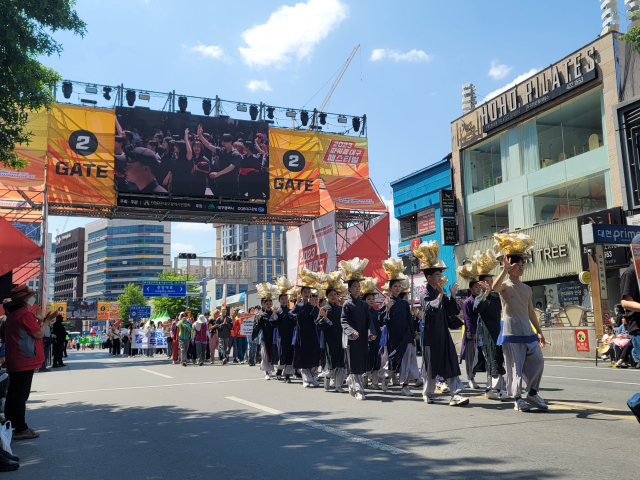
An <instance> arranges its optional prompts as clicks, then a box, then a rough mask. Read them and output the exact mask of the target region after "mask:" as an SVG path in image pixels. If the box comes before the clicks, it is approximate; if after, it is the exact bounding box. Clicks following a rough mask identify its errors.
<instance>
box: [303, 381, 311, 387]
mask: <svg viewBox="0 0 640 480" xmlns="http://www.w3.org/2000/svg"><path fill="white" fill-rule="evenodd" d="M310 386H311V385H310V384H308V383H307V382H302V387H303V388H309V387H310Z"/></svg>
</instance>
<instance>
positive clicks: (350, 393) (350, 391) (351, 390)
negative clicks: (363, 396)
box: [349, 385, 356, 397]
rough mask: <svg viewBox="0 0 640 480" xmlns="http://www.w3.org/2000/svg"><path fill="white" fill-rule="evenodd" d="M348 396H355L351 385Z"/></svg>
mask: <svg viewBox="0 0 640 480" xmlns="http://www.w3.org/2000/svg"><path fill="white" fill-rule="evenodd" d="M349 395H351V396H352V397H355V396H356V391H355V390H354V389H353V387H352V386H351V385H349Z"/></svg>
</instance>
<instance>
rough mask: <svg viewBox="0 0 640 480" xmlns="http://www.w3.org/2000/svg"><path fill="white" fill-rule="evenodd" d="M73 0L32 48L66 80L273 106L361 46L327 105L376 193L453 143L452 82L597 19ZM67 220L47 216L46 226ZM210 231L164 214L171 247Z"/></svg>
mask: <svg viewBox="0 0 640 480" xmlns="http://www.w3.org/2000/svg"><path fill="white" fill-rule="evenodd" d="M618 3H619V9H620V12H621V24H622V27H621V30H622V31H624V30H625V28H626V27H625V26H626V21H625V20H624V15H623V13H624V1H623V0H619V1H618ZM77 11H78V13H79V15H80V17H81V18H82V19H83V20H84V21H85V22H87V30H88V33H87V35H86V36H85V37H84V38H83V39H81V38H79V37H74V36H73V35H69V34H66V33H57V34H56V35H55V36H56V38H57V39H58V40H59V41H60V42H61V43H62V44H63V47H64V52H63V53H62V55H61V56H60V57H59V58H58V57H50V58H44V59H42V61H43V63H44V64H45V65H47V66H49V67H52V68H54V69H56V70H57V71H58V72H59V73H60V74H61V75H62V77H63V78H65V79H67V78H68V79H72V80H77V81H85V82H95V83H99V84H108V85H111V84H112V85H116V84H121V83H124V85H125V87H132V88H136V89H138V90H140V89H146V90H153V91H160V92H168V91H171V90H175V91H176V93H183V94H188V95H194V96H203V97H205V96H206V97H215V95H218V96H219V97H220V98H223V99H228V100H235V101H244V102H251V103H254V102H260V101H262V102H265V103H268V104H271V105H277V106H282V107H292V108H302V107H303V106H305V108H310V109H313V108H314V107H318V106H319V105H320V104H321V103H322V100H323V99H324V97H325V95H326V94H327V92H328V90H329V88H330V86H331V84H332V83H333V80H332V79H331V77H332V76H333V75H334V74H335V72H336V71H337V70H338V69H339V68H340V66H341V65H342V64H343V63H344V62H345V60H346V59H347V57H348V56H349V54H350V52H351V51H352V49H353V47H355V46H356V45H358V44H360V45H361V50H360V52H359V53H358V54H356V57H355V58H354V60H353V62H352V63H351V66H350V67H349V69H348V70H347V72H346V74H345V75H344V77H343V79H342V81H341V83H340V85H339V86H338V88H337V89H336V91H335V93H334V94H333V96H332V98H331V101H330V103H329V105H328V107H327V109H326V110H328V111H330V112H335V113H344V114H347V115H362V114H366V115H367V120H368V137H369V161H370V173H371V178H372V180H373V182H374V184H375V185H376V187H377V189H378V191H379V192H380V194H381V195H383V196H384V197H385V200H387V201H390V199H391V197H392V194H391V188H390V187H389V182H390V181H393V180H395V179H397V178H399V177H402V176H405V175H408V174H410V173H411V172H412V171H415V170H419V169H421V168H423V167H425V166H427V165H429V164H431V163H433V162H435V161H438V160H440V159H442V158H443V157H444V156H445V155H446V154H448V153H449V152H450V151H451V135H450V123H451V121H452V120H454V119H456V118H457V117H459V116H460V115H461V113H462V111H461V86H462V84H464V83H467V82H472V83H474V84H475V85H476V87H477V92H478V96H479V100H480V101H482V100H483V98H484V97H486V96H488V95H490V94H491V92H494V91H496V90H497V89H499V88H501V87H503V86H505V85H506V84H508V83H509V82H512V81H514V80H515V79H517V78H518V77H519V76H521V75H525V74H527V73H528V72H531V71H532V70H536V69H540V68H542V67H544V66H546V65H549V64H550V63H552V62H555V61H557V60H559V59H560V58H562V57H563V56H565V55H567V54H568V53H570V52H572V51H574V50H576V49H578V48H580V47H581V46H582V45H584V44H586V43H588V42H590V41H592V40H593V39H595V38H596V37H597V35H598V34H599V33H600V31H601V29H602V28H601V19H600V13H601V12H600V10H599V3H598V2H596V1H594V0H591V1H585V0H561V1H558V0H537V1H536V2H535V3H534V4H532V3H529V2H524V1H521V0H520V1H514V0H482V1H478V0H457V1H451V2H444V3H443V2H436V1H432V0H428V1H427V0H423V1H420V0H411V1H409V0H407V1H400V2H388V1H382V0H307V1H301V2H299V3H295V2H294V1H289V0H279V1H271V2H265V1H264V0H262V1H254V0H243V1H241V2H230V1H229V2H219V1H211V0H209V1H198V0H192V1H190V2H178V1H169V0H164V1H162V0H111V1H109V2H105V1H99V0H78V2H77ZM531 73H533V72H531ZM330 79H331V80H330ZM325 84H326V85H325ZM323 86H324V87H323ZM318 91H319V92H318ZM317 92H318V93H317ZM316 93H317V94H316ZM314 94H315V97H314ZM96 98H97V99H98V100H100V103H99V105H103V104H104V105H103V106H107V105H108V102H106V101H103V100H102V98H101V97H100V96H97V97H96ZM310 99H311V101H310ZM111 103H112V102H111ZM189 109H190V110H191V111H192V112H194V113H196V112H197V111H199V109H200V107H199V106H197V107H193V108H192V107H191V105H190V108H189ZM242 115H243V114H242V113H240V112H233V116H234V117H236V118H242V117H241V116H242ZM247 118H248V117H247ZM65 220H66V219H64V218H60V217H51V222H50V229H49V231H51V232H53V233H54V234H55V233H56V229H60V228H62V225H63V224H64V221H65ZM89 221H91V220H89V219H69V221H68V224H67V228H66V229H67V230H69V229H71V228H75V227H78V226H83V225H84V224H85V223H88V222H89ZM396 223H397V222H395V221H392V226H393V227H394V228H393V231H392V250H393V252H394V253H395V250H396V248H395V245H396V243H397V225H396ZM208 232H211V227H210V226H206V225H190V224H182V223H180V224H179V223H174V224H173V235H172V243H173V248H172V254H173V255H175V254H176V253H178V251H184V252H195V253H200V252H204V251H210V250H211V249H213V248H214V245H213V243H214V236H213V234H211V235H208V234H207V233H208ZM211 233H213V232H211Z"/></svg>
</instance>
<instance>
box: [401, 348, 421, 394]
mask: <svg viewBox="0 0 640 480" xmlns="http://www.w3.org/2000/svg"><path fill="white" fill-rule="evenodd" d="M410 378H415V379H418V378H420V370H419V369H418V359H417V357H416V348H415V347H414V346H413V345H412V344H411V343H410V344H408V345H407V349H406V350H405V352H404V356H403V357H402V362H401V363H400V378H399V380H400V383H403V384H404V383H408V382H409V379H410Z"/></svg>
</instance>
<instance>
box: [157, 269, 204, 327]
mask: <svg viewBox="0 0 640 480" xmlns="http://www.w3.org/2000/svg"><path fill="white" fill-rule="evenodd" d="M158 280H181V281H186V282H195V281H196V278H195V277H194V276H193V275H189V276H187V275H180V274H178V273H175V272H174V271H173V270H165V271H164V272H162V273H159V274H158ZM187 291H188V292H194V293H195V292H199V291H200V287H198V286H197V285H188V286H187ZM153 309H154V312H155V313H160V314H162V313H164V312H167V314H168V315H169V316H170V317H171V318H176V317H177V316H178V314H180V312H184V311H185V310H191V315H192V316H194V317H195V316H196V315H200V313H201V311H202V299H201V298H200V297H192V298H191V299H190V301H189V307H188V308H187V302H186V298H185V297H171V298H169V297H158V298H154V299H153Z"/></svg>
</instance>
